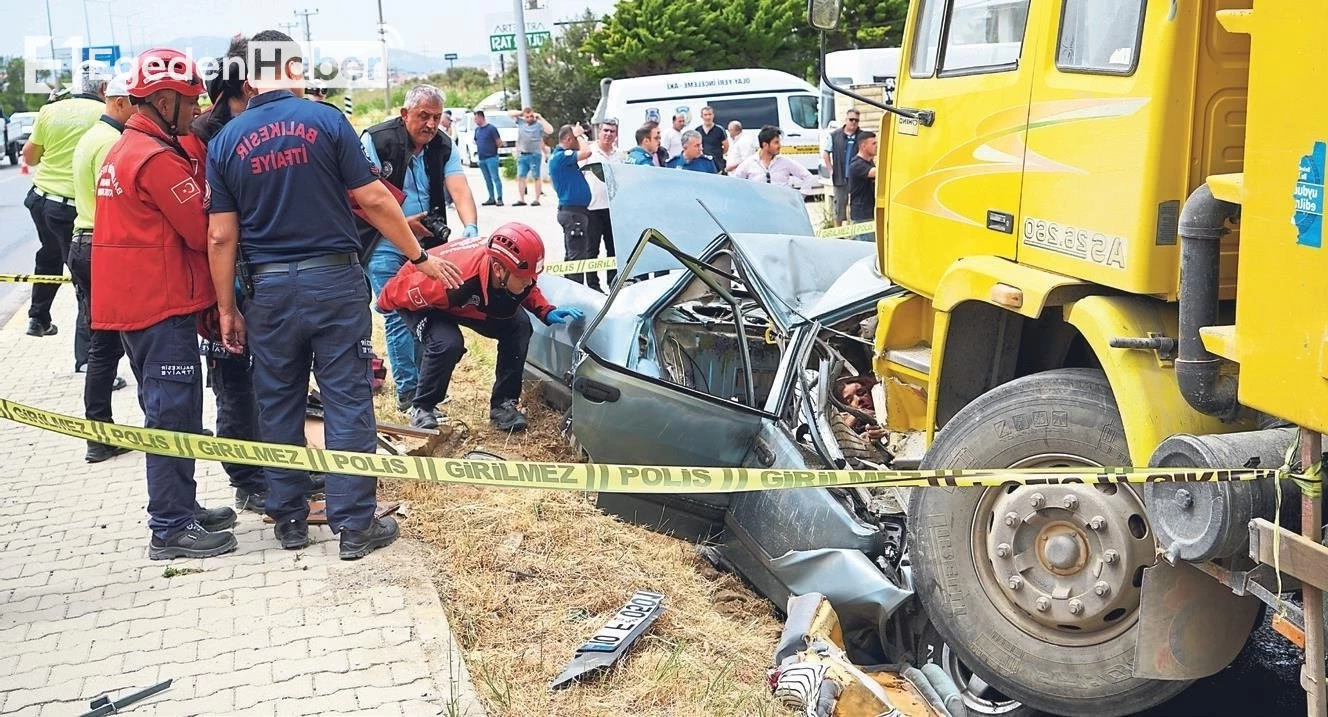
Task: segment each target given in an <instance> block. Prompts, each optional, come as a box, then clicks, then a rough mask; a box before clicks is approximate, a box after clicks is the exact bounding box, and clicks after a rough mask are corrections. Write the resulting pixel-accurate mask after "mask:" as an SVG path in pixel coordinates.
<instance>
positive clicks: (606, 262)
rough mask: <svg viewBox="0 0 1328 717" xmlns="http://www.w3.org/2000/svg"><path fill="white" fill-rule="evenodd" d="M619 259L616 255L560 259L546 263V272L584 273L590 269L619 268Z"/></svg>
mask: <svg viewBox="0 0 1328 717" xmlns="http://www.w3.org/2000/svg"><path fill="white" fill-rule="evenodd" d="M617 268H618V260H617V259H615V258H614V257H611V256H610V257H605V258H603V259H577V260H576V261H560V262H556V263H553V264H545V265H544V273H545V274H584V273H586V272H588V271H599V270H601V269H617Z"/></svg>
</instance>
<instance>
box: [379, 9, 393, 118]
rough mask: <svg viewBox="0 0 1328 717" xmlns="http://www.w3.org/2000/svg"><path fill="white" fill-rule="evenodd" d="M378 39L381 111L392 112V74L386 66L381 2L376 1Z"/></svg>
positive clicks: (385, 26)
mask: <svg viewBox="0 0 1328 717" xmlns="http://www.w3.org/2000/svg"><path fill="white" fill-rule="evenodd" d="M378 37H379V38H380V39H381V40H382V41H383V109H384V110H386V111H387V112H391V111H392V73H391V72H390V71H389V69H390V68H388V66H387V24H386V23H384V22H383V0H378Z"/></svg>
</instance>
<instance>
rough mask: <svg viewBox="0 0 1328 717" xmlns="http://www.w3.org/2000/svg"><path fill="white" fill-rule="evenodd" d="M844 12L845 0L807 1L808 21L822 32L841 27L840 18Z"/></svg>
mask: <svg viewBox="0 0 1328 717" xmlns="http://www.w3.org/2000/svg"><path fill="white" fill-rule="evenodd" d="M843 11H844V1H843V0H807V21H808V22H809V23H811V26H812V27H814V28H816V29H817V30H820V31H821V32H829V31H831V30H834V29H835V28H837V27H839V16H840V14H842V13H843Z"/></svg>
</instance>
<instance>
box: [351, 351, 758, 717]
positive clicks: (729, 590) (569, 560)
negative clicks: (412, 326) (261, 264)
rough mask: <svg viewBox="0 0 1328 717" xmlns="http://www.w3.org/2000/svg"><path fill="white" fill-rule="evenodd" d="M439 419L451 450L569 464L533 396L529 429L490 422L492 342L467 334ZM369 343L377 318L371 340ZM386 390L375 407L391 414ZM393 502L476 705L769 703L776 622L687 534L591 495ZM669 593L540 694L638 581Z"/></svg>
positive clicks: (596, 708) (717, 708)
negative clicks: (634, 627) (652, 527)
mask: <svg viewBox="0 0 1328 717" xmlns="http://www.w3.org/2000/svg"><path fill="white" fill-rule="evenodd" d="M466 340H467V345H468V348H469V349H470V350H469V352H468V353H467V354H466V356H465V358H464V359H463V361H462V363H461V365H460V366H459V367H458V368H457V372H456V374H455V375H454V378H453V382H452V387H451V390H450V394H451V396H452V401H451V402H449V403H448V404H446V405H445V406H443V409H444V410H445V411H446V412H447V414H448V415H449V417H450V418H452V419H453V420H456V419H459V420H461V421H462V422H464V423H465V424H467V426H468V427H469V429H470V430H469V434H468V436H467V438H466V439H465V440H464V441H463V442H462V444H461V446H460V447H458V448H456V449H455V451H454V453H455V454H458V455H459V454H461V453H464V452H465V451H466V450H469V449H472V448H483V449H485V450H489V451H493V452H495V453H499V454H502V455H504V456H506V457H508V458H513V459H529V460H562V461H570V460H576V456H575V455H574V454H573V452H572V451H571V450H570V449H569V448H568V447H567V446H566V444H565V443H564V442H563V441H562V439H561V438H560V436H559V435H558V422H559V419H560V416H559V415H558V414H557V413H556V412H554V411H552V410H550V409H548V408H547V407H544V406H543V405H540V404H538V403H537V402H535V401H534V400H533V391H531V390H528V391H527V395H526V398H525V400H524V401H523V403H524V408H525V410H526V412H527V414H528V415H529V416H530V423H531V425H530V430H529V431H528V432H527V433H525V434H524V435H517V436H515V437H509V436H507V435H505V434H499V433H497V432H495V431H492V430H490V429H489V427H488V396H489V389H490V387H491V386H492V382H493V361H494V345H493V342H492V341H489V340H486V339H483V338H480V337H477V336H476V335H474V334H473V333H470V332H466ZM375 341H376V343H377V345H378V350H379V352H380V353H379V355H385V351H383V350H382V348H383V346H382V338H381V329H379V331H378V332H377V335H376V336H375ZM394 397H395V393H394V391H393V390H392V389H391V387H390V386H389V387H387V388H385V389H384V391H383V393H382V395H381V396H380V398H379V407H378V414H379V416H380V417H381V418H383V419H385V420H389V421H397V422H399V421H401V420H402V416H401V414H399V413H397V412H396V410H395V408H394V406H393V405H392V404H394V400H393V398H394ZM383 492H384V493H386V494H388V495H391V496H392V497H393V498H394V499H400V500H404V501H406V502H407V503H408V504H409V506H410V517H409V519H408V520H406V521H404V522H403V525H404V527H405V529H406V532H407V533H408V534H409V535H410V536H412V537H414V538H417V539H420V540H422V541H423V542H424V543H426V544H427V545H429V546H430V547H431V548H432V550H431V552H432V555H433V558H432V565H430V566H428V567H429V568H430V569H431V571H432V573H433V576H434V581H435V583H436V584H437V585H438V588H439V591H440V593H441V594H442V597H443V602H444V604H445V605H446V606H447V609H448V614H449V617H450V620H451V623H452V629H453V631H454V632H455V634H456V637H457V640H458V642H459V643H460V644H461V646H462V649H463V650H464V651H465V657H466V663H467V666H468V667H469V669H470V674H471V679H472V682H473V683H474V684H475V687H476V690H477V691H478V693H479V694H480V696H481V698H482V699H483V700H484V701H485V702H486V706H487V707H488V709H489V713H490V714H491V715H494V717H501V716H504V715H511V716H517V715H520V716H522V717H526V716H530V715H578V716H580V715H632V716H633V717H655V716H657V717H674V716H679V717H681V716H683V715H686V716H689V717H690V716H692V715H743V716H746V715H775V714H784V713H783V712H781V711H780V710H779V709H778V708H777V706H776V705H775V704H774V702H773V701H772V700H771V699H770V697H769V692H768V690H767V689H766V687H765V672H766V668H767V666H768V665H769V661H770V655H771V653H772V651H773V650H774V645H775V641H776V639H777V638H778V636H779V630H780V624H779V622H778V620H777V619H776V616H775V614H774V611H773V610H772V609H771V607H770V605H769V604H768V603H767V602H766V601H764V600H763V599H762V598H760V597H758V596H756V595H754V594H753V593H752V592H751V591H749V590H748V589H747V588H746V587H745V586H744V585H742V584H741V583H740V582H738V581H737V580H735V579H734V578H733V577H732V576H729V575H721V574H719V573H717V572H715V571H714V570H712V569H710V567H709V566H708V565H706V564H705V563H704V562H703V561H701V560H699V559H698V558H696V557H695V556H694V553H693V549H692V546H690V545H688V544H687V543H685V542H682V541H679V540H675V539H672V538H667V537H664V536H661V535H658V534H655V533H651V532H649V531H647V530H644V529H641V528H637V527H635V526H632V525H626V524H624V523H621V522H619V521H617V520H615V519H613V518H610V517H608V516H606V515H604V514H602V513H600V512H599V511H598V510H596V509H595V506H594V498H593V496H592V495H585V494H580V493H562V492H553V491H539V490H517V489H485V488H476V487H470V486H432V485H422V484H413V483H384V486H383ZM642 589H644V590H653V591H656V592H660V593H663V594H664V595H666V596H667V599H666V602H665V612H664V614H663V615H662V616H661V617H660V619H659V620H658V622H656V623H655V624H654V626H652V627H651V628H650V630H649V631H647V632H646V634H645V635H644V636H643V637H642V638H641V639H640V640H639V641H638V643H637V645H636V646H635V647H634V648H633V649H632V651H631V652H630V653H629V655H628V657H627V658H626V659H625V660H624V661H623V662H622V663H620V664H619V666H617V667H616V668H614V670H612V671H611V672H610V673H609V674H608V675H607V676H605V677H604V678H603V679H602V680H595V681H591V682H588V683H586V684H582V685H576V686H573V687H571V688H569V689H566V690H562V691H559V692H556V693H554V692H550V690H549V688H548V685H549V682H550V681H551V680H552V679H553V678H554V677H555V676H556V675H557V674H558V673H559V672H561V671H562V669H563V667H564V666H565V665H566V663H567V662H568V660H569V659H570V658H571V657H572V651H573V650H574V649H575V648H576V646H577V645H579V644H580V643H581V641H582V640H584V639H585V638H587V637H589V636H590V634H591V633H593V632H594V631H595V630H596V629H597V628H599V627H600V626H601V625H602V624H604V622H605V621H606V620H607V619H608V617H609V616H610V615H611V614H612V613H613V611H614V610H616V609H617V608H618V607H620V606H621V605H622V603H623V602H624V601H625V600H626V599H627V597H628V596H630V595H631V594H632V593H633V592H634V591H636V590H642Z"/></svg>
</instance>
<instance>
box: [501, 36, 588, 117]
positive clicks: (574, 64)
mask: <svg viewBox="0 0 1328 717" xmlns="http://www.w3.org/2000/svg"><path fill="white" fill-rule="evenodd" d="M598 21H599V18H598V17H597V16H596V15H595V14H594V13H592V12H591V11H589V10H586V11H585V12H584V13H583V14H582V15H581V17H580V18H578V19H577V20H576V21H575V23H574V24H569V25H566V26H565V27H566V28H567V29H566V31H565V32H564V33H563V34H562V35H559V36H558V37H556V38H554V39H553V41H552V42H550V43H548V44H547V45H544V46H543V47H539V48H537V49H535V50H533V51H532V52H531V53H530V58H529V70H530V94H531V98H530V99H531V102H532V103H533V105H534V106H535V107H536V108H538V109H539V112H540V114H541V115H543V116H544V117H545V119H547V120H549V122H550V123H551V124H553V125H554V126H555V127H557V126H558V125H562V124H573V123H576V122H588V121H589V120H590V116H591V115H592V114H593V113H594V111H595V105H597V104H599V81H600V78H601V77H604V70H603V68H601V67H596V66H595V65H594V64H592V63H591V61H590V58H589V57H588V56H587V55H586V54H585V53H584V52H582V51H581V47H582V45H584V44H585V42H586V40H587V39H588V38H589V37H590V36H591V35H592V34H593V32H594V29H595V25H596V23H597V22H598ZM514 64H515V63H514ZM512 86H513V87H516V86H517V84H516V81H515V80H513V81H512Z"/></svg>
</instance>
